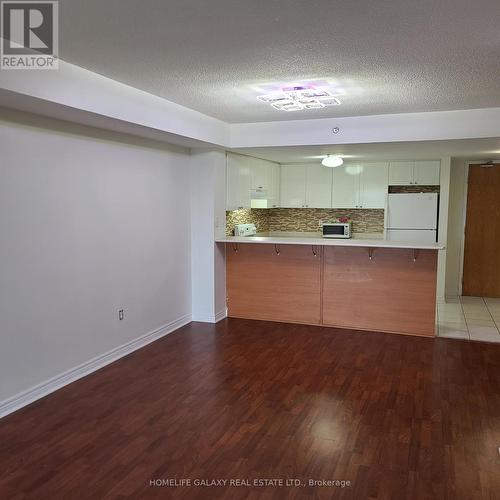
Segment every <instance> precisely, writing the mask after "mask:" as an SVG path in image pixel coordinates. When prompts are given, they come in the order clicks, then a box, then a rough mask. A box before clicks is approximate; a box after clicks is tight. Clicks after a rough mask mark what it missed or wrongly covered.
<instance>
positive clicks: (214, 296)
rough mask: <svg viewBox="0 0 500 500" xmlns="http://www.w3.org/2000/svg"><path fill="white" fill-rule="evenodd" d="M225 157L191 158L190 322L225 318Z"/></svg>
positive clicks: (200, 155) (218, 154)
mask: <svg viewBox="0 0 500 500" xmlns="http://www.w3.org/2000/svg"><path fill="white" fill-rule="evenodd" d="M225 207H226V155H225V153H224V152H223V151H198V152H193V154H192V156H191V225H192V228H193V230H192V239H191V248H192V255H191V269H192V290H193V295H192V304H193V321H206V322H210V323H213V322H216V321H218V320H220V319H222V318H224V317H225V316H226V264H225V254H224V245H220V244H215V239H216V238H221V237H224V235H225V231H226V212H225Z"/></svg>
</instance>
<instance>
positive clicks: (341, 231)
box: [322, 222, 352, 238]
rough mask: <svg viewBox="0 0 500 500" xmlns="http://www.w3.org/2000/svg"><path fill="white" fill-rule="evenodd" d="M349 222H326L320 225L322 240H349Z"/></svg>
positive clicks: (350, 225) (350, 231)
mask: <svg viewBox="0 0 500 500" xmlns="http://www.w3.org/2000/svg"><path fill="white" fill-rule="evenodd" d="M351 228H352V224H351V223H350V222H327V223H324V224H322V231H323V238H350V237H351V236H352V234H351V233H352V230H351Z"/></svg>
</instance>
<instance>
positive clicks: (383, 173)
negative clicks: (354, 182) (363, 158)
mask: <svg viewBox="0 0 500 500" xmlns="http://www.w3.org/2000/svg"><path fill="white" fill-rule="evenodd" d="M362 167H363V170H362V172H361V174H360V176H359V205H360V206H361V207H362V208H385V202H386V198H387V192H388V187H389V164H388V163H384V162H372V163H363V165H362Z"/></svg>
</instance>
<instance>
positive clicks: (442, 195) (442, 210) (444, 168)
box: [436, 156, 451, 301]
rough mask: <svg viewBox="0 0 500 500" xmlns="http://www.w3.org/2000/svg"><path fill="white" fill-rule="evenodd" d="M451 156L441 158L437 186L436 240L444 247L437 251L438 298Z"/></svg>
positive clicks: (441, 291)
mask: <svg viewBox="0 0 500 500" xmlns="http://www.w3.org/2000/svg"><path fill="white" fill-rule="evenodd" d="M450 170H451V158H450V157H449V156H447V157H444V158H441V173H440V180H439V182H440V188H439V229H438V241H439V243H441V244H442V245H443V246H444V247H445V249H444V250H440V251H439V252H438V266H437V291H436V295H437V298H438V300H441V301H443V300H445V297H446V259H447V254H448V208H449V197H450Z"/></svg>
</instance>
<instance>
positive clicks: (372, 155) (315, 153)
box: [232, 137, 500, 163]
mask: <svg viewBox="0 0 500 500" xmlns="http://www.w3.org/2000/svg"><path fill="white" fill-rule="evenodd" d="M232 151H234V152H236V153H240V154H244V155H249V156H255V157H257V158H261V159H264V160H270V161H275V162H278V163H315V162H317V163H319V162H320V161H321V158H323V157H324V156H325V155H326V154H332V155H340V156H342V157H343V158H344V159H345V161H349V160H353V161H355V160H407V159H411V160H433V159H439V158H442V157H445V156H451V157H454V158H463V159H467V160H490V159H498V158H500V138H498V137H497V138H491V139H463V140H449V141H421V142H391V143H371V144H345V145H334V146H287V147H268V148H239V149H233V150H232Z"/></svg>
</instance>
